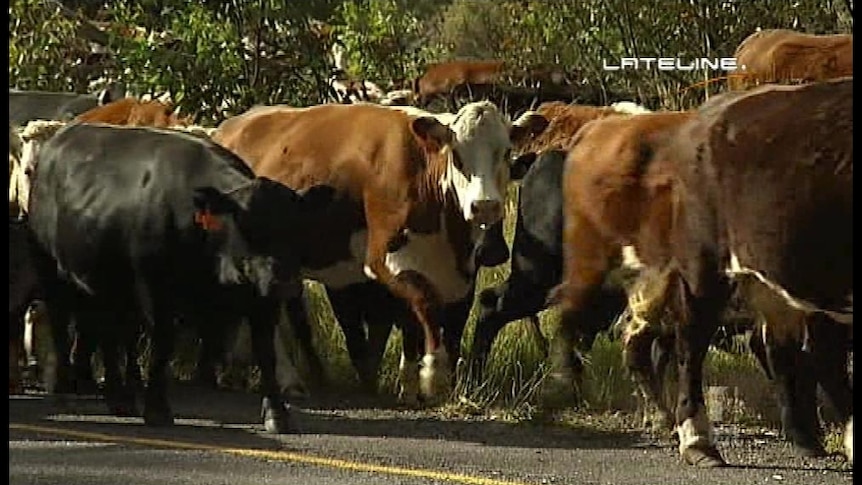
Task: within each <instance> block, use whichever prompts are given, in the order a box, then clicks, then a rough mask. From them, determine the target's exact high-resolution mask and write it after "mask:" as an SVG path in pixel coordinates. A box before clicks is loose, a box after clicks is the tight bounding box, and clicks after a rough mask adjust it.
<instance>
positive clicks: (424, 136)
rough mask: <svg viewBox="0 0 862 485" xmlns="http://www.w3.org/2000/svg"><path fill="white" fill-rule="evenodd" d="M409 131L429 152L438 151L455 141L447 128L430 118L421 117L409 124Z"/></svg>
mask: <svg viewBox="0 0 862 485" xmlns="http://www.w3.org/2000/svg"><path fill="white" fill-rule="evenodd" d="M410 129H411V130H413V133H414V134H415V135H416V136H417V137H418V138H419V139H420V140H422V142H423V143H424V144H425V146H426V147H428V149H429V150H431V151H439V150H440V149H441V148H443V146H444V145H449V144H451V143H452V140H454V139H455V133H453V132H452V130H450V129H449V127H448V126H446V125H444V124H443V123H440V122H439V121H437V120H436V119H434V118H432V117H430V116H421V117H419V118H415V119H414V120H413V121H411V122H410Z"/></svg>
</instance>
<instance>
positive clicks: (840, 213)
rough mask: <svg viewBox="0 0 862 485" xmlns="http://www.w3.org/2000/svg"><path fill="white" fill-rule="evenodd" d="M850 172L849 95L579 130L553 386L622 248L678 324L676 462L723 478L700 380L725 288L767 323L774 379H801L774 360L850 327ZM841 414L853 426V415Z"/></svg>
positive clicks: (835, 87)
mask: <svg viewBox="0 0 862 485" xmlns="http://www.w3.org/2000/svg"><path fill="white" fill-rule="evenodd" d="M852 163H853V161H852V80H840V81H833V82H826V83H819V84H814V85H808V86H793V87H790V86H765V87H761V88H757V89H754V90H752V91H749V92H745V93H742V92H740V93H731V94H727V95H723V96H718V97H716V98H713V99H712V100H710V101H709V102H707V103H706V104H705V105H704V106H703V107H701V108H700V110H699V111H698V112H697V113H684V114H655V115H642V116H637V117H632V118H628V119H625V118H606V119H602V120H597V121H593V122H591V123H590V124H588V125H586V126H585V127H584V128H583V129H582V130H581V131H580V132H579V133H578V135H577V136H576V139H575V140H574V142H573V144H572V148H571V151H570V153H569V158H568V161H567V167H566V176H565V182H564V189H563V190H564V200H565V201H566V202H565V225H566V229H565V231H564V241H565V250H566V257H565V269H564V280H565V283H564V285H562V286H561V287H560V288H559V291H558V294H557V296H558V297H560V299H561V300H562V305H563V323H562V325H561V333H562V334H563V338H562V339H559V340H560V342H561V343H560V345H556V346H554V347H552V355H551V359H552V365H553V367H554V370H555V374H554V375H553V377H554V378H555V379H554V380H555V381H557V382H559V381H566V380H567V379H570V376H569V375H567V372H570V369H571V365H570V363H569V362H568V360H567V359H568V358H569V357H568V355H567V354H568V349H570V348H571V346H570V345H569V346H568V349H567V348H566V345H565V342H566V340H568V339H571V338H572V334H576V333H577V331H578V327H579V326H580V323H579V322H580V321H581V320H583V319H587V318H590V311H591V310H590V308H591V307H590V299H591V298H592V297H593V295H595V293H596V289H597V288H598V285H599V284H600V282H601V276H602V275H603V274H604V272H605V271H606V269H607V266H608V261H609V256H610V255H613V254H615V253H617V252H618V250H619V248H620V246H622V245H631V246H632V247H633V249H634V250H635V251H634V253H635V254H636V256H637V258H638V259H639V261H640V262H642V263H643V264H644V265H646V268H645V271H646V273H647V274H649V273H650V272H651V273H652V274H660V277H659V278H657V280H658V281H662V282H664V283H663V284H665V285H666V286H665V287H662V288H660V289H659V290H656V289H655V288H654V287H652V288H650V286H649V285H647V288H648V289H651V290H652V293H654V294H656V295H658V297H660V298H661V299H662V301H663V302H667V303H668V304H669V305H670V308H671V310H672V311H673V312H674V313H675V316H676V321H677V323H676V324H675V330H676V335H675V345H676V350H675V353H676V355H677V359H678V366H679V376H680V377H679V387H678V402H677V406H676V423H677V431H678V433H679V437H680V445H679V446H680V453H681V455H682V457H683V458H684V459H685V460H686V461H687V462H688V463H690V464H696V465H701V466H719V465H723V464H724V460H723V458H722V457H721V455H720V453H719V452H718V450H717V448H716V447H715V442H714V437H713V433H712V427H711V424H710V423H709V420H708V419H707V415H706V409H705V401H704V396H703V382H702V380H703V379H702V372H703V360H704V357H705V355H706V351H707V348H708V345H709V342H710V339H711V337H712V336H713V334H714V333H715V330H716V328H717V327H718V325H719V319H720V313H721V311H722V310H723V309H724V308H725V307H726V304H727V300H728V298H729V296H730V294H731V286H730V284H729V283H730V278H733V279H735V280H737V281H738V282H740V283H741V287H742V290H743V292H744V295H745V297H746V299H747V300H748V302H749V303H750V304H751V305H753V306H754V308H755V309H756V310H757V311H759V312H761V313H762V314H763V315H764V317H765V321H766V326H767V329H768V330H769V332H770V333H771V337H769V338H768V339H767V340H768V341H770V340H771V341H770V342H768V343H767V347H768V348H771V349H772V358H771V364H772V370H773V372H775V373H776V374H782V373H783V374H787V373H792V372H795V371H797V368H795V367H794V365H793V364H792V363H788V362H782V361H781V360H782V359H781V358H779V357H780V356H778V355H776V352H782V353H786V352H783V351H782V349H781V346H782V345H784V346H788V347H790V349H791V350H794V349H798V348H799V347H800V345H801V344H800V343H799V340H800V339H801V337H802V336H805V335H808V334H809V331H808V327H807V326H806V325H804V324H805V323H807V322H808V321H810V320H811V319H813V318H816V317H817V316H828V317H829V318H830V319H832V320H833V321H837V322H852V310H849V309H848V307H847V305H848V298H849V303H852V269H851V268H852V264H851V261H852V253H853V249H852V248H853V247H852V194H853V190H852ZM728 277H730V278H728ZM651 298H652V297H651ZM799 312H801V313H802V314H806V315H807V316H805V317H804V318H799V317H798V315H794V313H796V314H798V313H799ZM815 334H816V327H815ZM809 338H812V337H811V336H810V335H809ZM812 339H813V340H817V335H815V336H814V337H813V338H812ZM788 342H790V344H789V345H788ZM794 342H795V343H794ZM817 343H818V342H815V346H816V345H817ZM819 343H820V344H822V343H823V341H819ZM819 352H823V349H820V350H819ZM790 353H791V354H792V353H793V352H790ZM812 354H814V352H813V351H812ZM800 372H801V371H800ZM778 380H779V381H781V378H780V375H779V379H778ZM552 382H553V381H552ZM825 382H826V380H821V383H822V384H824V390H826V392H827V393H828V394H833V396H831V397H833V399H834V398H836V397H837V398H838V399H839V400H842V399H843V400H844V401H845V406H846V404H847V403H846V401H848V399H846V394H847V392H846V389H844V390H842V389H834V388H832V389H827V387H830V388H831V387H832V385H833V384H836V383H837V384H836V386H837V387H842V385H841V383H840V382H837V381H833V382H832V383H831V384H830V386H827V385H826V384H825ZM782 384H783V383H782ZM845 387H846V386H845ZM841 393H843V394H845V396H844V397H843V398H842V397H841V396H836V395H835V394H841ZM849 407H850V409H849V413H850V414H851V415H852V399H849ZM848 430H849V432H852V417H851V418H850V419H849V422H848ZM847 436H850V434H849V433H848V435H847ZM851 441H852V439H851ZM849 444H850V446H849V447H848V450H847V454H848V457H850V459H851V460H852V442H850V443H849Z"/></svg>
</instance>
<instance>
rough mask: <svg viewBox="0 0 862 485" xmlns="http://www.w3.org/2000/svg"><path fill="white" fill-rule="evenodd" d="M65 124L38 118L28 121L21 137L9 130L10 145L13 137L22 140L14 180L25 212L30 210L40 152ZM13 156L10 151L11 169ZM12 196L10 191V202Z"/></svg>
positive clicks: (21, 208)
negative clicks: (32, 180) (31, 183)
mask: <svg viewBox="0 0 862 485" xmlns="http://www.w3.org/2000/svg"><path fill="white" fill-rule="evenodd" d="M64 126H66V123H65V122H62V121H45V120H38V121H31V122H29V123H27V126H26V127H25V128H24V129H23V130H22V131H21V133H20V138H18V136H17V135H16V134H13V132H12V130H11V129H10V131H9V142H10V146H12V143H13V138H18V141H19V142H20V144H19V145H18V146H20V158H19V159H18V167H17V168H18V171H17V173H16V174H15V178H14V179H13V180H14V183H15V189H16V198H17V201H18V204H19V207H20V210H21V211H23V212H27V211H28V206H29V199H30V180H31V177H32V175H33V172H34V170H35V169H36V164H37V162H38V159H39V152H41V149H42V146H43V145H45V143H46V142H47V141H48V139H50V138H51V137H52V136H54V134H56V133H57V131H59V130H60V129H61V128H63V127H64ZM12 156H14V154H13V153H11V152H10V160H9V162H10V171H11V169H12V163H13V160H12V159H11V158H12ZM10 181H11V180H10ZM11 196H12V194H11V192H10V203H11Z"/></svg>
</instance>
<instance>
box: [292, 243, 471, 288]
mask: <svg viewBox="0 0 862 485" xmlns="http://www.w3.org/2000/svg"><path fill="white" fill-rule="evenodd" d="M367 238H368V233H367V231H360V232H357V233H355V234H353V236H351V238H350V254H351V255H352V256H353V257H352V258H351V259H350V260H345V261H339V262H337V263H335V264H333V265H330V266H327V267H325V268H320V269H310V268H304V269H303V270H302V277H303V278H306V279H309V280H314V281H317V282H319V283H322V284H323V285H326V286H327V287H329V288H332V289H335V290H338V289H342V288H345V287H347V286H349V285H353V284H356V283H363V282H366V281H368V280H369V278H368V276H367V275H366V273H365V271H364V262H365V252H366V247H367V243H368V240H367ZM456 264H457V263H456V258H455V252H454V251H453V250H452V247H451V246H450V245H449V243H448V241H447V237H446V235H445V234H443V233H441V234H432V235H423V234H416V233H411V234H410V236H409V239H408V243H407V244H406V245H405V246H404V247H402V248H401V249H399V250H398V251H397V252H395V253H389V254H387V255H386V266H387V267H388V268H389V271H391V272H392V273H393V274H394V275H396V276H397V275H398V274H399V273H401V272H402V271H406V270H413V271H416V272H418V273H419V274H421V275H423V276H425V277H426V278H428V280H429V282H430V283H431V284H432V285H433V286H434V288H436V290H437V291H438V292H439V294H440V297H441V298H442V299H443V302H444V303H451V302H455V301H458V300H461V299H463V298H464V297H465V296H467V294H468V293H469V291H470V290H471V288H472V285H471V281H470V280H468V279H465V278H464V277H463V276H461V273H460V272H459V271H458V268H457V266H456Z"/></svg>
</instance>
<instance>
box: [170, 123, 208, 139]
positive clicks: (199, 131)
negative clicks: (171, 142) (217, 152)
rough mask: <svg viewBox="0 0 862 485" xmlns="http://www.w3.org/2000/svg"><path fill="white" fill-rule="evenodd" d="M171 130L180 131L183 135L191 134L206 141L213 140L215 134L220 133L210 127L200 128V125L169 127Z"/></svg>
mask: <svg viewBox="0 0 862 485" xmlns="http://www.w3.org/2000/svg"><path fill="white" fill-rule="evenodd" d="M168 129H169V130H174V131H179V132H182V133H189V134H191V135H195V136H197V137H199V138H203V139H205V140H209V139H211V138H212V136H213V134H215V132H216V131H218V128H211V127H208V126H199V125H172V126H169V127H168Z"/></svg>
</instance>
